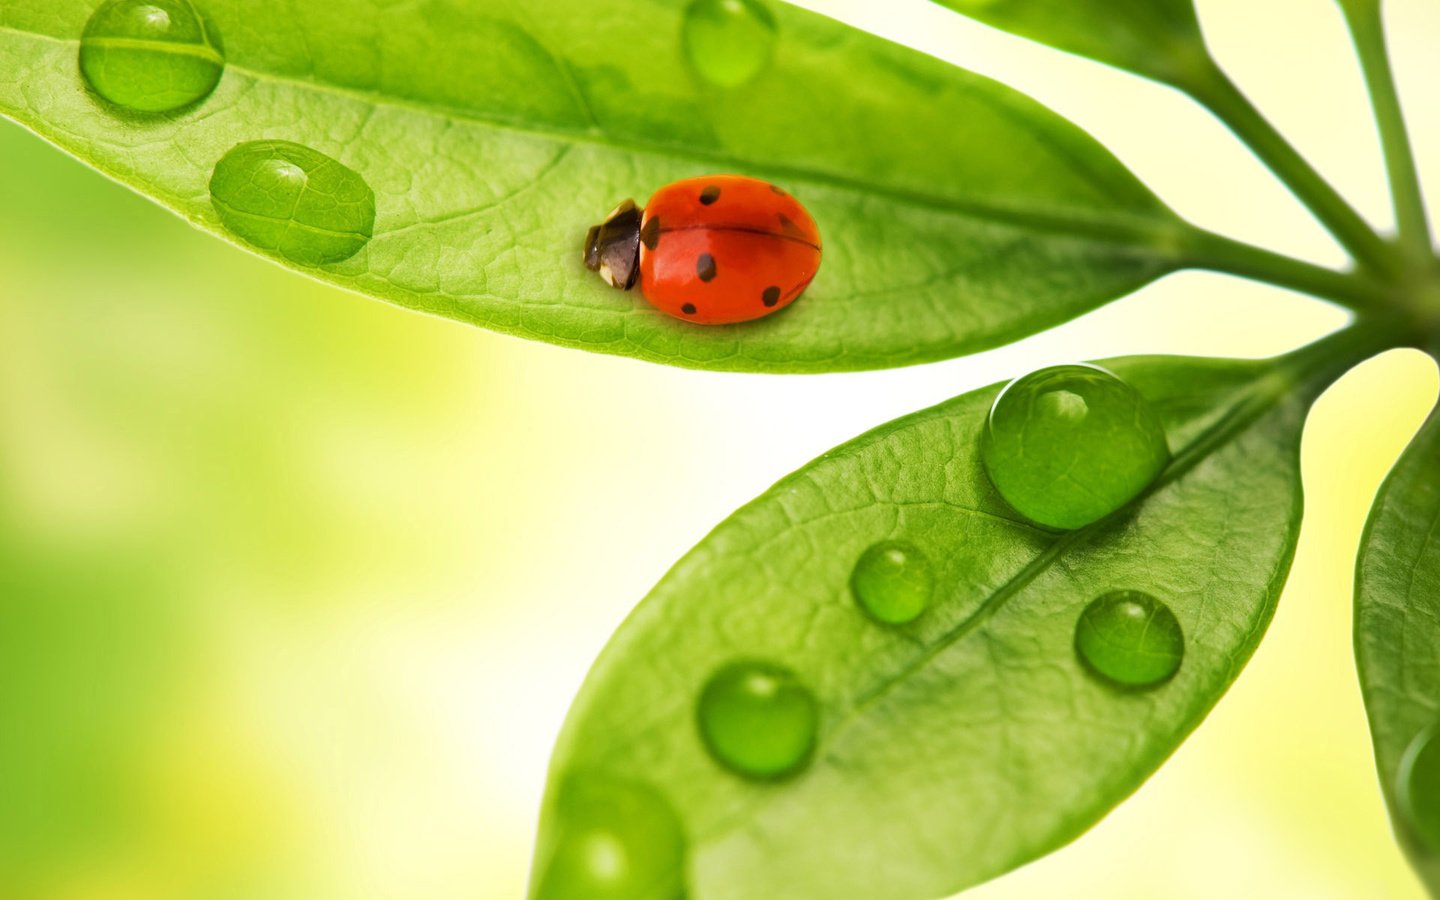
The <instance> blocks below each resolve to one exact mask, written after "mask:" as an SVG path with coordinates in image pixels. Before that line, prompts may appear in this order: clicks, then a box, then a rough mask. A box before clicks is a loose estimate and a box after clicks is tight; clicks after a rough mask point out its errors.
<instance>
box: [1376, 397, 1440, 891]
mask: <svg viewBox="0 0 1440 900" xmlns="http://www.w3.org/2000/svg"><path fill="white" fill-rule="evenodd" d="M1355 657H1356V662H1357V664H1358V666H1359V669H1360V686H1361V688H1362V689H1363V691H1364V694H1365V707H1366V709H1367V710H1368V712H1369V716H1370V736H1371V738H1372V739H1373V740H1374V743H1375V763H1376V765H1377V767H1378V768H1379V771H1380V784H1381V787H1382V789H1383V790H1384V793H1385V798H1386V801H1387V802H1388V803H1389V804H1390V811H1391V816H1392V818H1393V819H1394V822H1395V833H1396V835H1397V836H1398V838H1399V841H1400V843H1401V845H1402V846H1404V847H1405V849H1406V852H1407V853H1408V854H1409V855H1410V858H1411V859H1412V861H1413V862H1414V863H1415V867H1416V870H1417V871H1418V872H1419V873H1420V876H1421V878H1422V879H1424V881H1425V883H1426V884H1427V885H1428V886H1429V888H1430V892H1431V893H1432V894H1434V895H1436V896H1440V411H1436V412H1432V413H1431V414H1430V419H1429V421H1427V422H1426V423H1425V425H1424V426H1423V427H1422V428H1421V430H1420V433H1419V435H1417V436H1416V438H1415V440H1414V442H1412V443H1411V445H1410V447H1409V448H1408V449H1407V450H1406V451H1405V454H1404V455H1403V456H1402V457H1401V458H1400V461H1399V462H1398V463H1397V464H1396V465H1395V469H1394V470H1393V471H1392V472H1391V473H1390V476H1389V477H1388V478H1387V479H1386V480H1385V484H1384V485H1383V486H1382V487H1381V488H1380V494H1379V496H1378V497H1377V498H1376V500H1375V507H1374V509H1373V510H1372V511H1371V513H1370V522H1369V524H1368V525H1367V526H1366V530H1365V537H1364V539H1363V540H1362V541H1361V544H1360V560H1359V565H1358V568H1357V573H1356V582H1355ZM1432 736H1433V738H1434V739H1433V740H1430V738H1431V737H1432Z"/></svg>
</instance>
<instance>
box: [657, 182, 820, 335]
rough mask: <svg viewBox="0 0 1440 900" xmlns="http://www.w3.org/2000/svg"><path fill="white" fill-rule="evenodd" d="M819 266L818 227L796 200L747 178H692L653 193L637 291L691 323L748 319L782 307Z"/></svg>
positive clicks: (767, 184)
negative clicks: (638, 289)
mask: <svg viewBox="0 0 1440 900" xmlns="http://www.w3.org/2000/svg"><path fill="white" fill-rule="evenodd" d="M819 268H820V231H819V229H817V228H816V227H815V220H814V219H812V218H810V214H809V213H808V212H806V211H805V207H803V206H801V205H800V203H799V201H797V200H796V199H795V198H794V197H792V196H790V195H789V194H787V193H785V192H784V191H783V190H781V189H780V188H778V187H776V186H775V185H773V184H770V183H769V182H765V181H760V180H758V179H754V178H746V177H744V176H742V175H711V176H709V177H706V178H687V179H685V180H684V181H676V182H674V183H673V184H669V185H666V186H665V187H663V188H661V189H660V190H659V191H657V192H656V193H655V195H654V196H653V197H651V198H650V202H649V203H648V204H646V206H645V213H644V218H643V219H642V220H641V223H640V290H641V291H642V292H643V293H644V294H645V298H646V299H647V300H649V301H650V302H651V303H653V304H654V305H655V306H656V307H657V308H659V309H661V310H663V311H664V312H667V313H669V314H670V315H672V316H675V317H676V318H679V319H685V320H687V321H690V322H700V323H703V324H707V325H720V324H725V323H729V322H744V321H747V320H750V319H758V318H760V317H761V316H767V315H769V314H770V313H773V312H775V311H777V310H780V309H784V308H785V307H786V306H787V305H789V304H790V303H793V302H794V301H795V298H797V297H799V296H800V294H801V293H802V292H803V291H804V290H805V288H806V287H808V286H809V284H810V280H811V279H812V278H814V277H815V272H816V270H818V269H819Z"/></svg>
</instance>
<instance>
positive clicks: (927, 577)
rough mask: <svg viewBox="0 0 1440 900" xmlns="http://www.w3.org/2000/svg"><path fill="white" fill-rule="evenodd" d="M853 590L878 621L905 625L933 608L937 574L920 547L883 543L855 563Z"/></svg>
mask: <svg viewBox="0 0 1440 900" xmlns="http://www.w3.org/2000/svg"><path fill="white" fill-rule="evenodd" d="M850 591H851V593H853V594H854V595H855V602H856V603H858V604H860V608H861V609H863V610H865V612H867V613H869V614H870V616H871V618H873V619H875V620H876V621H877V622H883V623H885V624H887V625H904V624H905V623H907V622H913V621H915V619H917V618H919V616H920V614H921V613H923V612H924V611H925V610H926V609H927V608H928V607H929V606H930V598H931V596H932V595H933V594H934V593H935V574H934V572H933V571H932V570H931V568H930V561H929V560H928V559H926V558H925V554H924V553H921V552H920V550H919V548H917V547H915V546H914V545H912V544H907V543H905V542H904V541H881V542H880V543H878V544H875V545H873V546H871V547H870V549H868V550H866V551H865V552H864V553H862V554H861V555H860V559H859V560H858V561H857V562H856V563H855V570H854V571H853V572H852V573H851V575H850Z"/></svg>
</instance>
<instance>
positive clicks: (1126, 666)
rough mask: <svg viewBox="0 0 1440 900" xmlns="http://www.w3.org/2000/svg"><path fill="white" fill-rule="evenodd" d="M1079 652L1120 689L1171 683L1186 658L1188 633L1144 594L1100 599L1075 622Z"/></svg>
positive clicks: (1123, 593) (1166, 609) (1127, 593)
mask: <svg viewBox="0 0 1440 900" xmlns="http://www.w3.org/2000/svg"><path fill="white" fill-rule="evenodd" d="M1075 652H1076V653H1077V654H1078V655H1079V656H1080V660H1081V662H1083V663H1085V665H1086V666H1088V667H1089V668H1090V670H1091V671H1092V672H1094V673H1095V674H1097V675H1099V676H1100V677H1101V678H1104V679H1105V680H1107V681H1109V682H1111V683H1113V684H1116V685H1120V686H1122V687H1133V688H1144V687H1153V686H1155V685H1158V684H1160V683H1162V682H1164V681H1168V680H1169V679H1170V678H1171V677H1172V676H1174V674H1175V673H1176V672H1177V671H1179V670H1180V663H1181V661H1182V660H1184V658H1185V635H1184V633H1183V632H1182V631H1181V630H1180V622H1179V621H1178V620H1177V619H1176V618H1175V613H1173V612H1171V611H1170V607H1168V606H1166V605H1165V604H1164V603H1161V602H1160V601H1159V600H1156V599H1155V598H1154V597H1152V596H1150V595H1149V594H1146V593H1144V592H1142V591H1111V592H1110V593H1108V594H1104V595H1102V596H1100V597H1097V598H1096V599H1095V600H1093V601H1091V602H1090V605H1089V606H1087V607H1085V611H1084V612H1083V613H1081V614H1080V621H1079V622H1077V623H1076V624H1075Z"/></svg>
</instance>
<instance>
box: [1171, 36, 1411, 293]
mask: <svg viewBox="0 0 1440 900" xmlns="http://www.w3.org/2000/svg"><path fill="white" fill-rule="evenodd" d="M1176 86H1177V87H1179V88H1181V89H1182V90H1184V91H1185V92H1186V93H1188V94H1190V96H1191V97H1194V98H1195V100H1197V101H1198V102H1199V103H1200V104H1201V105H1203V106H1204V107H1205V108H1206V109H1208V110H1210V112H1212V113H1214V114H1215V116H1216V117H1217V118H1219V119H1220V120H1221V121H1222V122H1224V123H1225V124H1226V126H1227V127H1229V128H1230V130H1231V131H1233V132H1235V134H1236V135H1237V136H1239V137H1240V139H1241V140H1243V141H1244V142H1245V143H1246V144H1247V145H1248V146H1249V147H1250V149H1251V150H1252V151H1253V152H1254V153H1255V155H1256V156H1258V157H1260V160H1261V162H1263V163H1265V165H1267V166H1269V167H1270V170H1271V171H1272V172H1274V173H1275V174H1276V175H1277V176H1279V178H1280V180H1281V181H1283V182H1285V185H1286V186H1287V187H1289V188H1290V190H1291V192H1292V193H1294V194H1295V196H1296V197H1297V198H1298V199H1299V200H1300V202H1302V203H1304V204H1305V205H1306V206H1307V207H1308V208H1309V209H1310V211H1311V212H1312V213H1314V214H1315V217H1316V218H1317V219H1319V220H1320V221H1321V222H1322V223H1324V225H1325V227H1326V228H1328V229H1330V232H1331V233H1332V234H1334V235H1335V237H1336V239H1338V240H1339V241H1340V243H1341V244H1343V245H1344V246H1345V249H1346V250H1348V251H1350V254H1351V255H1352V256H1354V257H1355V260H1356V261H1357V262H1358V263H1360V265H1361V266H1363V267H1365V268H1368V269H1371V270H1374V271H1378V272H1382V273H1386V274H1389V273H1392V272H1394V271H1395V269H1396V264H1395V259H1394V255H1393V252H1392V248H1391V247H1390V246H1389V245H1387V244H1386V243H1385V242H1384V241H1383V240H1381V238H1380V236H1379V235H1378V234H1376V233H1375V230H1374V229H1373V228H1371V227H1370V225H1369V223H1367V222H1366V221H1365V220H1364V219H1363V218H1361V217H1360V214H1359V213H1357V212H1356V211H1355V210H1354V208H1352V207H1351V206H1350V204H1349V203H1347V202H1346V201H1345V198H1344V197H1341V196H1340V194H1339V193H1338V192H1337V191H1336V190H1335V189H1334V188H1333V187H1331V186H1330V184H1329V182H1327V181H1326V180H1325V179H1324V178H1323V177H1321V175H1320V173H1319V172H1317V171H1315V168H1314V167H1313V166H1311V165H1310V163H1308V162H1306V161H1305V158H1304V157H1302V156H1301V155H1300V153H1299V151H1297V150H1296V149H1295V148H1294V147H1293V146H1291V144H1290V142H1289V141H1287V140H1286V139H1285V137H1284V135H1282V134H1281V133H1280V132H1279V131H1278V130H1276V128H1275V126H1274V125H1271V124H1270V121H1269V120H1268V119H1266V118H1265V116H1264V114H1263V113H1261V112H1260V110H1258V109H1256V108H1255V105H1254V104H1252V103H1251V102H1250V100H1249V98H1247V97H1246V96H1245V95H1244V94H1243V93H1241V92H1240V89H1239V88H1238V87H1236V86H1235V83H1234V82H1233V81H1231V80H1230V78H1229V76H1227V75H1226V74H1225V73H1224V72H1223V71H1221V70H1220V67H1219V66H1218V65H1215V64H1214V62H1213V61H1212V62H1207V63H1206V64H1205V65H1202V66H1200V67H1198V68H1197V69H1196V71H1195V73H1194V75H1192V77H1190V78H1189V79H1187V80H1185V81H1183V82H1177V84H1176Z"/></svg>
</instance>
